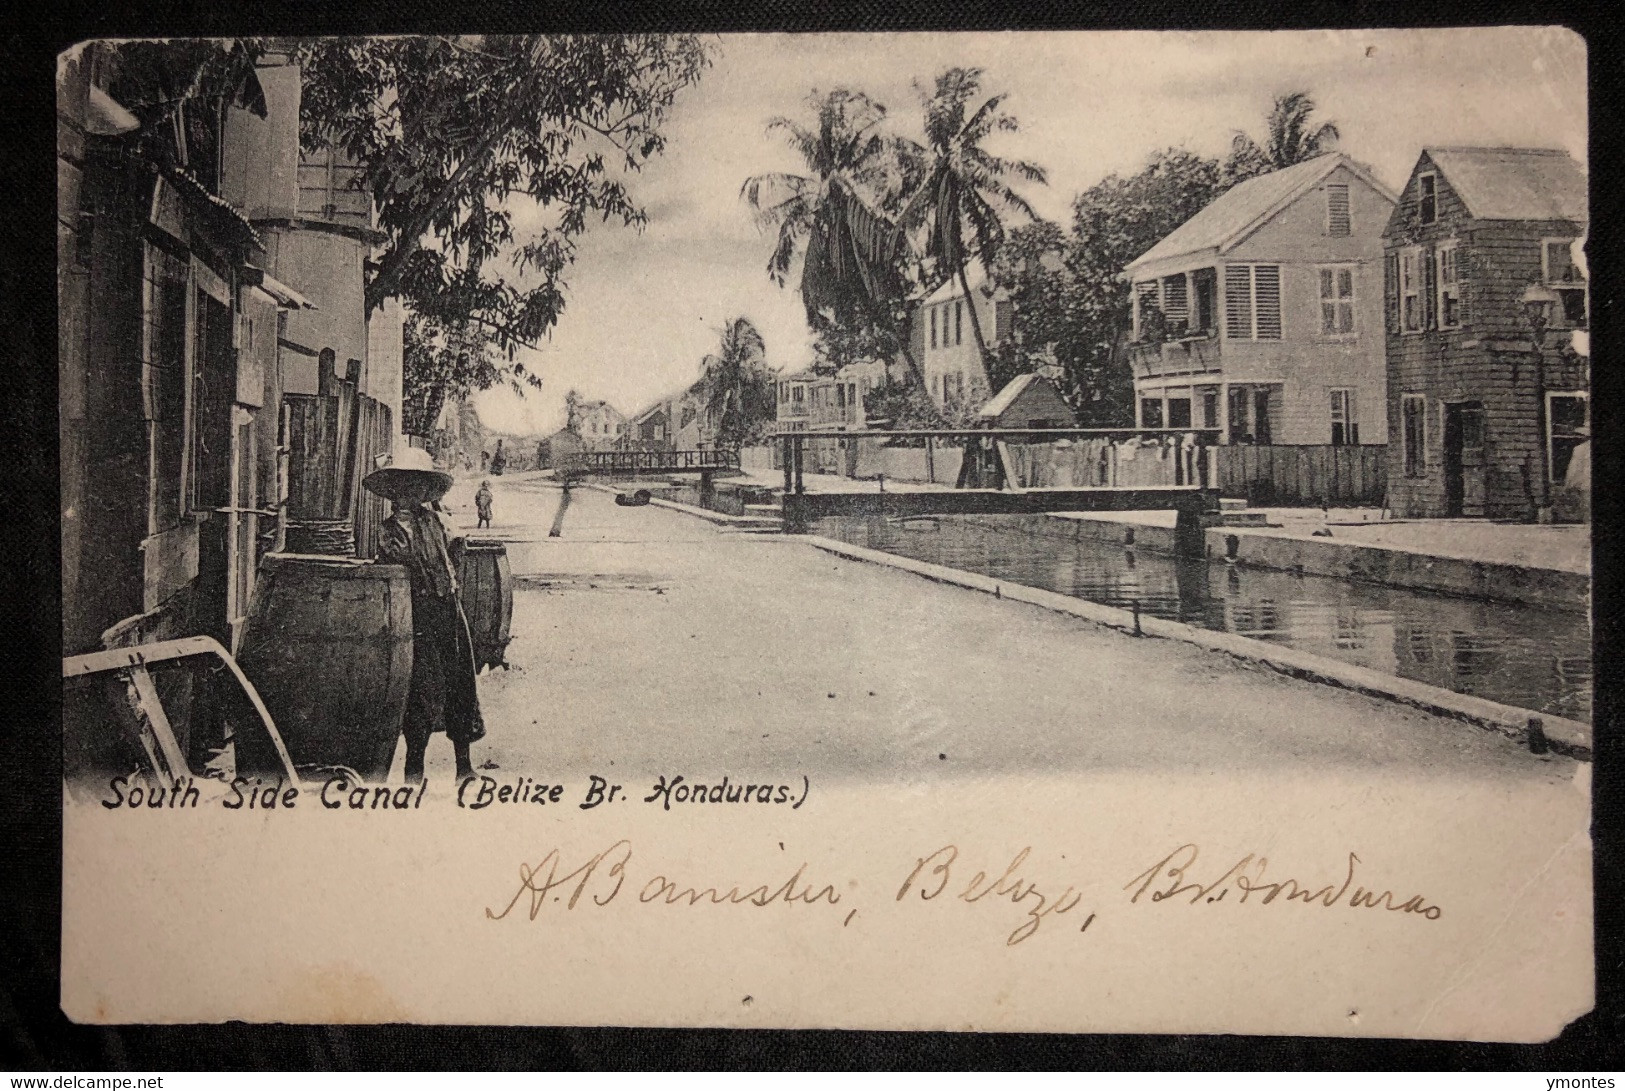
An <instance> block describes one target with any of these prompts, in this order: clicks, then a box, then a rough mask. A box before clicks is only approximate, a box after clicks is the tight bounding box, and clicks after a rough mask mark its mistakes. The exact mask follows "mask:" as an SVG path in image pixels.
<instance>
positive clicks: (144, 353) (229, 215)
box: [57, 43, 308, 653]
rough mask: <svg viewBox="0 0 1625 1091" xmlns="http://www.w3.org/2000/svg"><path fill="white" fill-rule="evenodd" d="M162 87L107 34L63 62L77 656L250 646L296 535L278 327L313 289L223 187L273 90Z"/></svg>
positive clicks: (69, 537)
mask: <svg viewBox="0 0 1625 1091" xmlns="http://www.w3.org/2000/svg"><path fill="white" fill-rule="evenodd" d="M144 79H145V76H144V75H143V72H142V70H140V69H136V70H135V71H127V70H125V69H124V68H123V67H122V65H121V58H120V55H119V53H118V52H117V50H116V49H113V48H111V47H109V46H107V45H104V44H101V43H91V44H89V45H86V46H83V47H80V48H79V49H78V50H76V51H74V52H73V53H72V54H70V55H69V56H67V57H65V58H64V63H63V65H62V67H61V68H60V70H59V82H58V96H59V97H58V116H57V121H58V126H57V132H58V177H59V181H60V185H59V190H58V229H59V234H60V237H61V243H62V249H61V261H60V264H59V273H58V275H59V288H60V307H59V319H58V321H59V353H60V367H61V376H62V378H61V382H62V387H61V435H62V505H63V506H62V546H63V574H62V577H63V629H64V632H63V637H64V650H65V651H67V652H69V653H76V652H85V651H90V650H94V649H97V648H100V647H102V646H103V645H104V644H118V645H124V644H134V643H140V642H145V641H150V640H161V639H168V638H173V637H179V636H190V635H207V636H211V637H214V638H215V639H216V640H218V641H219V642H220V643H221V644H222V645H224V646H226V647H227V648H230V647H232V646H233V643H234V638H235V636H236V635H237V632H238V629H239V627H240V623H241V620H242V618H243V616H244V615H245V614H246V612H247V608H248V599H249V596H250V594H251V592H252V589H253V580H254V573H255V568H256V565H257V562H258V559H259V557H260V555H261V554H262V553H264V552H265V551H266V550H267V549H269V548H274V547H275V546H276V545H277V544H278V539H279V531H280V527H279V520H278V519H277V518H276V515H277V511H276V509H277V507H278V504H279V501H280V499H281V489H280V477H281V475H280V474H279V462H278V454H279V452H278V422H279V414H280V410H281V405H282V371H281V368H280V366H279V348H278V337H279V334H280V331H281V330H282V329H283V327H284V326H285V324H286V322H287V321H288V316H289V315H291V314H293V313H295V312H298V311H302V310H305V309H307V307H308V300H307V299H306V298H305V297H304V296H303V295H302V294H301V293H300V292H298V291H296V290H295V289H293V288H291V287H289V286H288V285H287V284H285V283H283V282H282V281H281V280H280V279H279V278H278V277H276V276H275V275H274V274H273V273H272V272H271V271H270V270H268V269H267V265H268V262H267V259H266V254H265V250H264V245H263V243H264V239H263V236H262V235H261V234H260V233H259V232H258V231H257V230H256V228H255V227H254V225H253V224H252V223H251V222H250V221H249V220H248V219H247V218H246V217H245V216H244V215H243V213H242V212H241V210H240V209H238V208H237V207H234V206H233V205H232V204H231V203H230V202H228V201H226V200H225V199H223V198H222V196H221V186H222V181H223V178H224V176H225V174H226V172H227V171H228V170H229V169H230V168H231V167H232V166H233V165H236V164H237V163H238V162H239V160H238V157H240V156H243V155H247V154H251V151H252V150H251V149H245V148H243V147H242V146H241V145H239V144H236V143H234V142H233V141H232V139H231V138H230V127H231V125H232V124H233V122H234V121H235V120H237V116H238V115H244V116H248V115H250V114H251V113H264V112H265V110H264V100H263V96H262V95H261V94H259V93H257V91H258V89H257V88H256V94H254V95H252V96H247V98H249V99H252V100H257V101H253V102H252V110H251V109H250V108H248V105H247V103H245V99H244V98H238V99H236V100H231V99H220V100H216V101H212V102H203V101H182V102H181V103H179V104H173V103H166V102H165V100H164V92H163V90H162V89H161V88H157V87H154V86H150V85H147V84H145V83H144V82H143V80H144ZM121 99H122V100H123V102H122V103H121V101H120V100H121ZM125 103H127V104H128V105H129V107H130V108H128V109H126V107H125ZM177 116H178V117H179V118H180V119H181V120H180V121H178V122H176V121H175V120H174V119H175V118H176V117H177ZM263 168H264V163H259V164H257V166H255V167H254V168H252V169H263Z"/></svg>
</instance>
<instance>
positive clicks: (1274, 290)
mask: <svg viewBox="0 0 1625 1091" xmlns="http://www.w3.org/2000/svg"><path fill="white" fill-rule="evenodd" d="M1253 298H1254V307H1255V308H1256V310H1257V312H1258V339H1259V340H1260V341H1279V340H1280V339H1281V267H1280V266H1279V265H1255V266H1253Z"/></svg>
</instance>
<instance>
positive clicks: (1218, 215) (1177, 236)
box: [1126, 152, 1394, 273]
mask: <svg viewBox="0 0 1625 1091" xmlns="http://www.w3.org/2000/svg"><path fill="white" fill-rule="evenodd" d="M1338 167H1347V168H1349V170H1351V171H1353V172H1354V173H1355V174H1356V175H1357V176H1358V177H1359V178H1360V179H1362V180H1363V181H1365V182H1368V183H1370V185H1371V186H1372V187H1373V188H1375V189H1376V190H1377V191H1378V192H1380V193H1382V194H1383V195H1384V196H1386V197H1387V198H1388V199H1389V200H1393V199H1394V195H1393V194H1392V193H1390V192H1389V191H1388V189H1387V187H1385V186H1383V185H1382V184H1381V183H1379V182H1378V181H1377V180H1376V179H1375V178H1373V177H1372V176H1371V173H1370V172H1369V171H1367V170H1366V169H1365V168H1364V167H1363V166H1361V165H1360V164H1359V163H1356V162H1355V161H1354V160H1352V159H1350V158H1349V157H1348V156H1346V155H1343V154H1342V153H1340V152H1329V153H1327V154H1326V155H1320V156H1316V157H1315V158H1314V159H1308V160H1305V161H1304V162H1302V163H1296V164H1294V165H1292V166H1290V167H1285V168H1282V169H1281V170H1277V171H1271V172H1270V173H1268V174H1260V175H1259V176H1258V177H1256V178H1249V179H1247V181H1245V182H1241V183H1238V184H1236V185H1234V186H1232V187H1230V188H1229V189H1227V190H1225V191H1224V192H1223V193H1222V194H1220V195H1219V196H1218V197H1216V198H1214V200H1213V201H1212V202H1211V203H1210V204H1209V205H1208V206H1207V207H1206V208H1204V209H1202V211H1200V212H1198V213H1197V214H1196V215H1194V216H1192V217H1191V218H1190V219H1188V220H1186V221H1185V222H1184V223H1182V224H1180V225H1179V226H1178V227H1176V228H1174V230H1173V231H1171V232H1169V233H1168V234H1167V235H1165V236H1163V238H1162V241H1161V242H1159V243H1157V244H1156V245H1155V246H1153V247H1152V248H1151V249H1149V250H1147V251H1146V252H1145V253H1143V254H1141V255H1140V256H1139V257H1138V258H1135V259H1134V260H1133V261H1132V262H1130V263H1129V265H1128V269H1127V270H1126V271H1127V272H1128V273H1132V272H1133V271H1134V270H1135V269H1138V268H1139V267H1141V266H1143V265H1151V264H1154V263H1157V262H1160V261H1164V260H1166V259H1169V258H1178V257H1183V256H1184V255H1186V254H1196V253H1200V252H1202V251H1204V250H1217V251H1218V252H1220V253H1223V252H1224V251H1225V250H1227V249H1229V248H1230V247H1231V246H1234V245H1235V244H1236V243H1238V242H1240V241H1241V240H1242V239H1243V238H1245V237H1246V236H1248V235H1250V234H1251V233H1252V232H1253V231H1254V230H1255V229H1256V228H1258V227H1259V226H1261V225H1262V224H1263V223H1264V222H1265V221H1266V220H1268V219H1269V218H1270V217H1271V216H1274V215H1275V214H1276V213H1277V212H1279V211H1280V210H1281V209H1283V208H1285V207H1286V206H1287V205H1289V204H1291V203H1292V202H1293V201H1294V200H1296V199H1297V198H1298V197H1299V196H1301V195H1302V194H1304V193H1306V192H1308V191H1309V190H1310V189H1312V188H1313V187H1314V186H1316V185H1318V184H1319V183H1320V181H1321V179H1323V178H1325V177H1326V176H1327V175H1328V174H1330V173H1332V171H1334V170H1336V169H1337V168H1338Z"/></svg>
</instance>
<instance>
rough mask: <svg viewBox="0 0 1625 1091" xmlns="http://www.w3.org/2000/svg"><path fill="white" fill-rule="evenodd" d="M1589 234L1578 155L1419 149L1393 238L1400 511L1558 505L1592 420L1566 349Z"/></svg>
mask: <svg viewBox="0 0 1625 1091" xmlns="http://www.w3.org/2000/svg"><path fill="white" fill-rule="evenodd" d="M1586 222H1587V200H1586V177H1585V173H1584V171H1583V170H1582V169H1581V167H1580V165H1579V164H1578V163H1576V162H1575V161H1574V159H1573V158H1572V157H1571V156H1570V155H1569V154H1568V153H1567V152H1563V151H1556V150H1551V149H1544V148H1428V149H1425V150H1424V151H1423V152H1422V155H1421V157H1420V158H1419V159H1418V160H1417V162H1416V166H1415V168H1414V169H1413V170H1412V171H1411V176H1410V180H1409V182H1408V183H1407V184H1406V186H1405V191H1404V194H1403V195H1402V197H1401V199H1400V202H1399V204H1398V206H1397V207H1396V208H1395V209H1394V212H1393V215H1392V216H1391V217H1390V219H1389V222H1388V226H1387V230H1386V231H1385V232H1384V243H1385V249H1386V284H1387V292H1386V295H1387V301H1386V311H1387V320H1386V326H1387V342H1388V352H1387V357H1388V421H1389V458H1388V463H1389V467H1388V506H1389V507H1390V508H1391V509H1392V510H1393V512H1394V514H1396V515H1399V516H1410V517H1418V516H1421V517H1448V516H1487V517H1490V518H1498V519H1506V518H1537V517H1540V516H1541V515H1542V513H1543V511H1545V510H1547V509H1549V508H1550V506H1551V503H1552V500H1551V498H1552V493H1553V489H1554V485H1557V486H1560V485H1561V483H1562V481H1563V478H1564V474H1565V472H1566V471H1567V468H1568V466H1567V463H1568V459H1569V455H1570V453H1571V452H1572V450H1573V449H1574V447H1575V446H1577V445H1578V443H1579V442H1580V441H1581V439H1582V438H1583V435H1584V432H1583V429H1584V428H1585V425H1586V424H1587V421H1588V417H1587V408H1588V403H1587V391H1588V389H1589V375H1588V374H1587V370H1588V369H1587V367H1586V363H1585V358H1584V357H1582V356H1578V355H1576V354H1575V353H1574V352H1572V351H1569V350H1568V343H1569V341H1570V336H1569V334H1568V331H1570V330H1576V329H1584V327H1585V325H1586V308H1587V290H1586V282H1585V278H1584V275H1583V274H1582V273H1581V272H1580V267H1579V266H1578V265H1577V264H1576V262H1575V260H1574V257H1573V249H1574V244H1575V242H1576V240H1578V239H1580V238H1582V237H1583V236H1584V235H1585V232H1586ZM1542 300H1544V301H1545V302H1544V304H1543V303H1542ZM1532 318H1533V319H1534V321H1533V323H1532V321H1531V319H1532Z"/></svg>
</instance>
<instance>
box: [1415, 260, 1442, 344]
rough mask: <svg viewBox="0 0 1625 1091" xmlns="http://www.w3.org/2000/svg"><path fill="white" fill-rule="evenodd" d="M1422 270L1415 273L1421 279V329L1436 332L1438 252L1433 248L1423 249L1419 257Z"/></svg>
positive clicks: (1437, 326) (1437, 313)
mask: <svg viewBox="0 0 1625 1091" xmlns="http://www.w3.org/2000/svg"><path fill="white" fill-rule="evenodd" d="M1420 260H1421V263H1422V268H1421V269H1419V270H1417V272H1418V273H1419V274H1420V275H1421V277H1422V328H1423V329H1424V330H1436V329H1438V328H1439V259H1438V251H1436V250H1434V249H1433V247H1431V246H1429V247H1425V248H1424V249H1423V250H1422V252H1421V255H1420Z"/></svg>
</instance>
